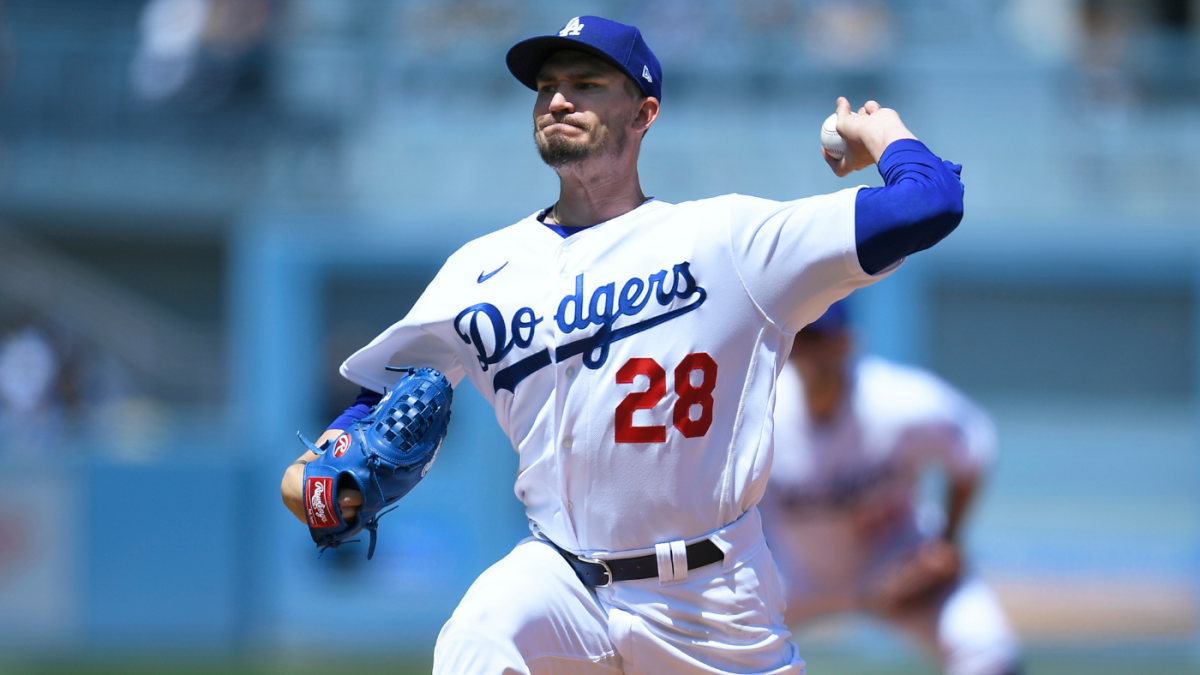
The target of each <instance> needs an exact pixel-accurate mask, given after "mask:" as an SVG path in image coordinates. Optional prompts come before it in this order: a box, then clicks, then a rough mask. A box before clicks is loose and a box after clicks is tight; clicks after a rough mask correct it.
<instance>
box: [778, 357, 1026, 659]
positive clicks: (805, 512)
mask: <svg viewBox="0 0 1200 675" xmlns="http://www.w3.org/2000/svg"><path fill="white" fill-rule="evenodd" d="M849 376H850V380H849V383H850V386H849V387H848V390H847V392H846V395H845V397H844V398H843V401H842V403H841V405H840V406H839V408H838V410H837V412H836V413H835V415H834V417H833V419H832V420H830V421H828V422H826V423H816V422H814V421H813V420H812V419H811V418H810V416H809V413H808V408H807V405H806V403H805V398H804V384H803V381H802V380H801V378H800V375H799V373H798V372H797V371H796V369H795V368H794V367H791V366H789V367H787V368H784V369H783V373H782V374H781V375H780V377H779V389H778V394H777V397H776V401H775V403H776V405H775V447H776V454H775V464H774V467H773V468H772V470H771V477H770V484H769V486H768V488H767V493H766V495H765V496H764V498H763V501H762V504H761V505H760V506H761V509H762V517H763V523H764V529H765V530H766V532H767V539H768V541H769V543H770V546H771V551H772V553H773V554H774V556H775V561H776V563H777V565H778V567H779V570H780V572H781V574H782V577H783V586H784V589H785V592H786V593H785V594H786V598H787V606H788V612H789V614H790V616H791V617H792V618H793V620H795V621H804V620H807V619H811V618H814V617H818V616H824V615H828V614H834V613H840V612H847V611H854V610H863V609H867V607H865V606H864V604H863V603H864V598H865V597H866V596H867V595H868V594H869V593H870V589H871V588H872V583H873V581H875V580H877V579H878V575H880V574H884V573H886V572H887V570H888V569H890V568H889V565H891V564H893V563H894V562H895V561H898V560H900V559H903V558H904V557H905V556H907V555H909V554H911V553H912V551H913V550H914V549H915V547H916V546H917V545H919V543H920V541H921V540H922V538H924V537H925V536H930V535H931V533H922V532H921V531H920V529H919V528H918V526H917V523H916V519H915V514H914V504H915V500H916V497H917V495H916V491H917V478H918V474H919V472H920V470H921V468H922V467H924V466H926V465H928V464H929V463H935V464H938V465H941V466H942V467H944V468H945V470H946V471H947V472H948V473H949V474H950V475H952V476H960V477H967V476H974V475H977V474H978V473H979V472H980V471H982V470H983V469H984V468H985V467H986V465H987V464H988V463H990V461H991V460H992V458H993V456H994V454H995V451H996V440H995V431H994V428H993V426H992V423H991V421H990V420H989V419H988V417H987V415H986V414H985V413H984V412H983V411H982V410H980V409H979V408H978V407H976V406H975V405H974V404H972V403H971V402H970V401H968V400H967V399H966V398H965V397H963V396H962V395H961V394H960V393H958V392H957V391H955V390H954V389H953V388H951V387H950V386H949V385H947V384H946V383H945V382H943V381H942V380H940V379H938V378H937V377H935V376H934V375H932V374H931V373H928V372H926V371H924V370H920V369H917V368H912V367H908V366H902V365H899V364H895V363H891V362H888V361H885V360H883V359H880V358H877V357H864V358H861V359H858V360H857V361H855V362H853V363H852V365H851V368H850V373H849ZM883 618H885V619H886V620H887V621H889V622H891V623H893V624H895V625H897V626H899V627H901V628H903V629H904V631H905V632H906V633H908V634H910V635H911V636H913V637H915V638H916V639H917V640H918V641H919V642H920V643H921V644H923V645H924V646H925V647H926V648H927V651H928V653H930V654H932V655H934V656H935V657H936V659H937V661H938V663H939V664H940V665H941V668H942V670H943V671H944V672H946V673H951V674H952V675H995V674H997V673H1007V672H1012V669H1013V667H1014V665H1015V664H1016V663H1018V662H1019V658H1020V646H1019V644H1018V642H1017V639H1016V636H1015V635H1014V634H1013V632H1012V629H1011V628H1010V627H1009V625H1008V622H1007V619H1006V618H1005V616H1004V611H1003V609H1002V608H1001V607H1000V605H999V603H998V602H997V600H996V598H995V596H994V595H993V594H992V592H991V590H990V589H989V588H988V587H987V585H986V584H985V583H984V582H983V581H982V580H980V579H979V578H977V577H974V576H971V575H967V576H966V577H964V578H963V579H962V580H961V581H960V582H959V583H958V584H957V585H956V586H954V587H953V588H952V589H951V590H950V591H949V592H948V593H946V594H943V595H938V596H934V597H931V598H930V599H929V603H928V604H922V605H919V606H915V607H912V608H909V609H908V610H906V611H904V612H901V613H899V614H894V615H888V616H886V617H883Z"/></svg>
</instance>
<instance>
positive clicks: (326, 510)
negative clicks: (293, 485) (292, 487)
mask: <svg viewBox="0 0 1200 675" xmlns="http://www.w3.org/2000/svg"><path fill="white" fill-rule="evenodd" d="M305 495H306V496H307V499H306V500H305V501H306V502H307V503H308V524H309V525H311V526H312V527H333V526H334V525H337V521H336V520H334V518H333V517H332V513H333V479H332V478H322V477H320V476H313V477H312V478H309V479H308V481H307V485H306V487H305Z"/></svg>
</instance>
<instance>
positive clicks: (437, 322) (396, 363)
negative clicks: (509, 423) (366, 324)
mask: <svg viewBox="0 0 1200 675" xmlns="http://www.w3.org/2000/svg"><path fill="white" fill-rule="evenodd" d="M445 272H446V267H443V268H442V271H440V272H438V275H437V276H436V277H434V279H433V281H432V282H430V284H429V286H428V287H427V288H426V289H425V292H424V293H422V294H421V297H420V298H419V299H418V300H417V303H416V304H415V305H413V308H412V310H411V311H409V313H408V315H407V316H405V317H404V318H403V319H401V320H400V321H398V322H396V323H395V324H392V326H391V327H389V328H388V329H387V330H385V331H383V332H382V333H380V334H379V335H378V336H377V337H376V338H375V339H374V340H372V341H371V342H370V344H368V345H367V346H365V347H363V348H362V349H360V350H358V351H357V352H355V353H354V354H352V355H350V358H348V359H346V361H345V362H344V363H342V367H341V369H340V372H341V374H342V377H345V378H346V379H348V380H350V381H351V382H353V383H355V384H357V385H359V386H361V387H365V388H367V389H370V390H372V391H378V392H383V391H385V390H387V389H390V388H391V387H392V386H394V385H395V384H396V382H397V381H398V380H399V379H400V376H401V375H402V373H398V372H393V371H389V370H388V369H387V366H393V367H399V368H405V367H417V368H419V367H430V368H437V369H438V370H440V371H441V372H442V374H443V375H445V376H446V378H447V379H449V380H450V384H451V385H452V386H458V383H459V382H460V381H461V380H462V378H463V377H464V376H465V375H466V369H464V368H463V365H462V361H461V360H460V359H459V356H458V353H457V352H456V351H455V349H454V345H453V343H451V342H450V341H449V340H448V339H447V336H448V335H452V333H453V329H452V328H451V324H452V322H453V316H451V315H450V314H448V313H447V307H448V306H449V304H448V303H447V302H445V300H444V297H443V295H442V293H441V291H440V290H439V289H440V288H441V286H443V285H444V281H443V278H444V276H445Z"/></svg>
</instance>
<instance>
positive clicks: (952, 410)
mask: <svg viewBox="0 0 1200 675" xmlns="http://www.w3.org/2000/svg"><path fill="white" fill-rule="evenodd" d="M848 375H849V379H848V384H849V386H848V387H847V394H846V396H845V398H844V400H843V403H842V404H841V405H840V407H839V408H838V410H837V412H836V413H835V414H834V417H833V419H831V420H829V421H828V422H825V423H818V422H815V421H814V420H812V419H811V418H810V417H809V413H808V406H807V404H806V403H805V399H804V383H803V381H802V380H801V378H800V375H799V373H798V372H797V371H796V369H795V368H785V369H784V370H783V372H782V373H781V374H780V376H779V389H778V394H777V397H776V400H775V446H776V447H777V448H778V453H777V454H776V456H775V465H774V469H772V471H771V491H772V494H773V495H774V496H775V497H776V498H775V499H772V500H771V504H769V505H766V507H769V508H771V509H776V508H783V509H786V510H788V511H791V512H792V513H793V515H796V516H799V515H802V514H803V513H805V512H808V513H811V514H814V515H817V516H819V515H820V514H821V512H829V511H836V510H840V509H846V508H854V507H856V506H858V505H861V504H863V503H864V501H865V500H870V499H871V497H872V496H873V495H879V494H888V495H899V496H902V498H903V504H904V505H905V507H906V508H908V509H910V510H911V508H912V507H913V505H914V500H915V498H916V486H917V480H918V478H919V472H920V470H921V469H922V468H923V467H924V466H926V465H928V464H929V463H931V462H932V463H936V464H939V465H941V466H942V467H944V468H945V469H946V471H947V472H949V473H950V474H951V475H953V476H964V477H967V476H973V475H975V474H977V473H978V472H979V471H981V470H982V469H983V468H984V467H985V466H986V465H987V464H988V463H989V462H990V461H991V459H992V457H993V456H994V454H995V443H996V438H995V429H994V428H993V426H992V422H991V420H990V419H988V416H987V415H986V414H985V413H984V412H983V411H982V410H980V409H979V408H978V407H977V406H975V405H974V404H973V403H971V402H970V401H969V400H967V399H966V397H964V396H963V395H962V394H960V393H958V392H957V391H956V390H955V389H953V388H952V387H950V386H949V385H948V384H946V383H945V382H943V381H942V380H940V379H938V378H937V377H935V376H934V375H932V374H931V373H929V372H927V371H924V370H920V369H917V368H913V367H910V366H903V365H900V364H896V363H891V362H889V361H885V360H884V359H881V358H878V357H872V356H867V357H863V358H860V359H858V360H856V361H855V362H854V363H853V365H852V366H851V369H850V372H849V373H848Z"/></svg>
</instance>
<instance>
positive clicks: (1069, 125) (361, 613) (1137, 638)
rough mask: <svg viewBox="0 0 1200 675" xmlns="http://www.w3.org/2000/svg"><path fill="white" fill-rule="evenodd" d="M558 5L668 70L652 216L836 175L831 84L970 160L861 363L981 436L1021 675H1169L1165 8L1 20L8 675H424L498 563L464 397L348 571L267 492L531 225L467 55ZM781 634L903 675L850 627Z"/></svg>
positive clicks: (515, 0) (1188, 20) (327, 11)
mask: <svg viewBox="0 0 1200 675" xmlns="http://www.w3.org/2000/svg"><path fill="white" fill-rule="evenodd" d="M579 14H601V15H606V16H610V17H612V18H615V19H618V20H622V21H626V22H631V23H635V24H637V25H638V26H640V27H641V28H642V30H643V32H644V34H645V35H646V37H647V39H648V41H649V43H650V44H651V45H652V46H653V47H654V49H655V50H656V52H657V53H658V55H659V57H660V58H661V60H662V62H663V65H664V71H665V87H664V98H665V101H664V104H665V107H664V109H663V116H662V120H661V121H660V124H659V126H658V127H656V129H655V134H654V135H653V136H651V137H650V138H649V140H648V141H647V145H646V147H645V149H644V152H643V156H644V158H643V164H642V175H643V184H644V185H645V186H646V188H647V190H648V191H649V192H651V193H652V194H654V195H656V196H658V197H659V198H662V199H666V200H668V201H681V200H686V199H691V198H699V197H705V196H711V195H714V194H721V193H728V192H742V193H749V194H755V195H760V196H763V197H770V198H776V199H787V198H795V197H800V196H807V195H810V194H816V193H821V192H827V191H832V190H835V189H838V188H840V187H844V186H847V185H850V184H852V183H851V182H850V180H851V179H847V181H838V180H837V179H836V178H834V177H833V176H832V175H831V174H830V173H829V171H828V169H827V168H826V167H825V165H824V163H823V162H822V161H821V160H820V157H819V143H818V140H817V132H818V129H819V126H820V123H821V121H822V120H823V119H824V117H825V116H826V115H828V113H829V112H830V111H831V110H832V106H833V100H834V97H835V96H837V95H839V94H844V95H847V96H849V97H850V98H851V100H852V102H854V104H855V105H860V104H861V103H862V102H863V101H864V100H865V98H867V97H873V98H876V99H878V100H880V101H881V102H883V103H884V105H888V106H890V107H894V108H896V109H898V110H899V111H900V112H901V113H902V115H903V116H904V118H905V120H906V121H907V122H908V124H909V126H910V127H911V128H912V129H913V130H914V131H915V132H916V133H917V134H918V135H919V136H920V137H921V138H922V139H923V140H925V141H926V142H927V143H928V144H929V145H930V146H931V147H933V148H934V149H935V151H937V152H938V153H939V154H941V155H943V156H944V157H947V158H949V159H952V160H954V161H956V162H960V163H962V164H963V165H964V166H965V170H964V181H965V183H966V185H967V217H966V220H965V221H964V223H963V225H962V226H961V228H960V229H959V231H958V232H957V233H956V234H955V235H953V236H952V237H951V238H950V239H949V240H947V241H946V242H945V243H944V244H943V245H941V246H939V247H938V248H937V249H935V250H934V251H931V252H929V253H926V254H922V255H921V256H919V257H918V258H916V259H914V260H912V261H910V262H909V263H908V264H907V265H906V266H905V268H904V269H903V270H902V271H901V272H899V273H898V274H897V275H895V276H894V277H893V278H891V279H889V280H888V281H887V282H886V283H884V284H881V285H879V286H877V287H874V288H872V289H870V290H869V291H867V292H864V293H863V294H861V295H860V296H856V298H855V307H856V311H857V315H858V317H859V318H860V319H861V321H860V327H859V328H860V330H859V333H860V339H861V341H862V342H863V343H865V345H866V347H867V348H868V349H870V350H872V351H875V352H878V353H881V354H884V355H886V356H890V357H894V358H898V359H901V360H905V361H910V362H914V363H920V364H924V365H927V366H930V367H932V368H934V369H935V370H936V371H938V372H939V373H941V374H942V375H944V376H945V377H947V378H948V379H949V380H951V381H952V382H954V383H956V384H957V385H959V386H960V387H962V388H963V389H964V390H965V391H966V392H968V393H969V394H971V395H972V396H974V397H976V398H978V399H979V400H981V401H982V402H983V403H984V404H985V405H986V406H987V407H988V408H989V409H990V410H991V411H992V413H993V414H994V415H995V417H996V419H997V421H998V425H999V429H1000V433H1001V442H1002V455H1001V459H1000V461H999V465H998V467H997V469H996V471H995V473H994V475H993V477H992V479H991V481H990V484H989V487H988V490H987V493H986V495H985V497H984V499H983V502H982V503H981V504H980V505H979V506H978V508H977V511H976V513H975V518H974V520H973V524H972V528H971V531H970V537H969V541H970V544H971V551H972V553H973V560H974V562H975V564H976V565H977V566H978V567H979V568H980V569H981V570H982V572H983V574H984V575H985V576H986V577H988V578H989V579H990V580H992V581H993V582H994V583H995V584H996V586H997V588H998V590H999V592H1000V594H1001V597H1002V600H1003V602H1004V604H1005V605H1006V607H1007V608H1008V610H1009V611H1010V612H1011V614H1012V617H1013V620H1014V622H1015V623H1016V625H1017V627H1018V628H1019V630H1020V631H1021V633H1022V635H1023V636H1024V638H1025V639H1026V640H1027V642H1028V645H1029V649H1030V661H1029V672H1030V673H1031V674H1034V675H1036V674H1037V673H1044V674H1047V675H1052V674H1054V675H1061V674H1067V673H1084V672H1087V673H1117V672H1155V673H1193V672H1200V665H1197V664H1200V640H1198V637H1200V626H1198V621H1197V590H1198V589H1197V581H1200V526H1198V517H1200V459H1198V458H1200V435H1198V433H1197V421H1198V420H1197V414H1198V413H1200V405H1198V401H1200V398H1198V395H1197V394H1198V392H1200V332H1198V330H1197V326H1196V323H1197V317H1200V197H1198V195H1200V0H888V1H884V0H711V1H698V0H653V1H649V2H634V1H626V0H603V1H594V2H574V1H567V2H550V1H549V0H441V1H434V0H149V1H147V0H6V1H4V2H3V3H2V4H0V457H2V462H0V465H2V466H3V467H4V470H3V471H0V670H2V671H4V672H30V673H51V672H85V673H90V672H96V673H100V672H104V673H110V672H111V673H118V672H121V673H127V672H137V673H142V672H145V673H151V672H180V673H202V672H256V673H257V672H264V673H266V672H271V673H277V672H288V673H291V672H296V673H307V672H327V671H328V669H329V668H331V667H335V666H332V665H331V664H332V663H333V659H334V658H335V657H336V658H338V659H344V660H343V661H341V663H342V665H341V667H338V668H337V669H339V670H345V669H346V666H345V664H346V663H347V662H349V663H354V664H359V665H360V667H362V668H363V672H375V671H376V670H377V671H378V672H397V669H401V672H408V671H404V670H403V668H405V667H408V668H410V669H411V672H421V671H422V669H424V670H425V671H426V672H427V664H428V660H429V658H430V656H429V655H430V653H431V646H432V641H433V638H434V637H435V635H436V632H437V630H438V628H439V627H440V626H441V624H442V622H443V621H444V620H445V618H446V617H447V616H448V615H449V612H450V611H451V609H452V608H453V606H454V604H455V603H456V601H457V599H458V598H459V597H460V596H461V594H462V592H463V591H464V590H465V588H466V587H467V585H468V584H469V583H470V582H471V580H472V579H473V578H474V576H475V575H476V574H478V572H480V571H481V570H482V569H483V568H485V567H486V566H487V565H488V564H490V562H492V561H494V560H496V559H497V558H499V557H500V556H501V555H503V553H505V552H506V551H507V549H508V548H509V547H510V546H511V545H512V544H513V543H514V542H515V541H516V540H517V539H518V537H519V536H520V535H521V533H522V532H523V531H525V525H524V522H523V516H522V512H521V508H520V505H519V503H518V502H517V501H516V499H515V497H514V496H513V495H512V491H511V479H512V476H513V475H514V473H515V467H516V455H515V453H513V452H512V450H511V448H510V447H509V446H508V444H507V442H506V440H505V439H504V437H503V436H502V435H501V434H500V432H499V431H498V429H497V428H496V425H495V423H494V419H493V417H492V415H491V412H490V409H489V408H488V407H487V405H486V404H485V403H484V402H483V400H482V399H481V398H480V397H479V396H478V395H477V394H475V393H474V392H473V391H471V390H470V388H469V385H468V386H466V387H464V388H463V390H462V391H460V392H459V396H458V397H457V399H456V402H455V406H456V412H455V418H456V419H455V422H456V424H455V425H454V430H453V431H452V432H451V434H450V436H449V439H448V442H447V443H448V446H447V447H446V449H445V450H444V452H443V453H442V455H441V457H442V459H441V460H440V461H439V463H438V468H437V470H436V471H434V472H432V473H431V474H430V478H429V479H428V480H427V481H426V484H425V485H423V486H422V487H421V488H419V489H418V490H417V491H416V492H415V493H414V494H413V495H411V496H410V497H409V498H408V499H407V500H406V501H405V502H404V503H403V504H402V508H401V509H400V510H399V511H397V512H396V513H395V514H393V515H392V516H390V517H389V518H388V520H387V521H385V524H384V526H383V530H384V532H383V534H382V536H381V538H380V551H379V553H378V554H377V556H376V559H375V560H374V561H372V562H371V563H369V564H368V563H366V561H365V560H363V554H362V551H361V550H358V551H345V552H330V553H329V554H327V555H325V556H324V558H322V559H320V560H318V559H317V558H316V555H315V551H314V550H313V547H312V544H311V542H310V541H309V540H308V537H307V533H306V532H305V531H304V529H303V528H302V526H300V525H299V524H298V523H296V522H295V521H294V520H293V519H292V518H291V516H290V515H288V514H287V513H286V512H285V511H284V509H283V508H282V507H281V506H280V504H279V501H278V496H277V495H278V492H277V489H278V480H279V477H280V475H281V472H282V470H283V468H284V467H285V465H286V464H287V463H288V462H290V460H291V459H293V458H294V457H295V456H297V455H298V454H299V453H300V451H301V449H302V448H301V446H300V445H299V443H298V442H296V441H295V440H294V433H295V431H296V430H297V429H301V430H304V431H305V432H306V433H309V434H316V433H318V432H319V431H320V430H321V429H322V428H323V426H324V424H325V422H327V421H328V420H329V419H330V418H331V417H332V416H334V415H335V414H336V413H337V412H338V411H339V410H340V409H341V408H342V407H343V406H344V405H345V404H346V403H347V402H348V401H349V400H350V399H351V398H352V396H353V394H354V390H353V389H352V388H351V387H349V386H348V385H347V384H346V383H343V382H341V381H339V378H338V376H337V373H336V365H337V363H338V362H340V360H341V359H342V358H343V357H345V356H346V355H347V354H349V353H350V352H351V351H353V350H354V349H355V348H356V347H357V346H359V345H361V344H363V343H365V342H366V341H367V340H369V339H370V338H371V337H373V336H374V334H375V333H376V332H377V331H378V330H380V329H382V328H383V327H385V326H386V325H388V324H389V323H391V322H392V321H393V320H395V319H397V318H399V317H400V316H402V315H403V313H404V312H405V311H406V309H407V308H408V307H409V306H410V305H411V303H412V302H413V301H414V299H415V298H416V296H417V295H418V294H419V292H420V291H421V289H422V288H423V287H424V285H425V283H426V282H427V281H428V280H429V279H430V278H431V277H432V275H433V273H434V272H435V271H436V269H437V267H438V266H439V265H440V263H441V261H442V260H443V259H444V258H445V256H446V255H448V254H449V253H450V252H451V251H453V250H454V249H455V248H456V247H458V246H459V245H460V244H462V243H463V242H465V241H467V240H468V239H470V238H472V237H474V236H477V235H478V234H481V233H483V232H487V231H489V230H491V229H494V228H497V227H499V226H503V225H507V224H509V223H511V222H514V221H515V220H517V219H519V218H521V217H523V216H525V215H527V214H528V213H530V212H531V211H533V210H534V209H536V208H540V207H543V206H546V205H549V204H550V203H551V202H552V201H553V200H554V198H555V194H556V192H555V191H556V183H555V181H554V177H553V174H552V173H551V172H550V171H549V170H548V169H545V168H544V167H543V166H541V164H540V162H539V160H538V158H537V156H536V154H535V152H534V150H533V146H532V143H531V140H530V138H529V128H530V123H529V119H528V116H529V109H530V105H531V97H530V94H529V92H528V91H527V90H525V89H523V88H522V87H521V86H520V85H519V84H517V83H516V82H515V81H513V80H512V78H511V77H510V76H509V75H508V73H507V71H506V70H505V67H504V64H503V55H504V52H505V50H506V49H507V47H508V46H509V45H511V44H512V43H513V42H515V41H516V40H517V39H520V38H522V37H526V36H528V35H533V34H540V33H546V32H550V31H552V30H554V29H556V28H557V27H559V26H560V25H561V24H562V23H564V22H565V21H566V20H567V19H569V18H570V17H571V16H574V15H579ZM858 180H861V181H863V182H868V183H871V184H878V183H879V178H878V175H877V173H876V172H874V171H873V170H872V171H868V172H865V173H864V174H863V175H861V177H859V178H858ZM798 639H799V641H800V642H801V644H802V646H803V648H804V653H805V654H806V656H807V657H808V658H809V660H810V672H812V673H817V674H819V673H847V674H854V673H883V672H890V673H925V672H928V671H927V670H925V669H923V668H922V666H921V665H920V663H919V661H917V660H916V656H915V655H914V654H913V653H912V652H911V651H909V650H908V649H907V647H906V646H905V645H904V644H903V643H902V642H901V641H900V640H898V639H897V638H896V637H894V636H892V635H890V634H888V633H886V632H885V631H882V630H881V629H880V628H879V627H878V626H875V625H872V624H871V623H869V622H864V621H837V622H831V623H829V624H824V625H821V626H817V627H810V628H806V629H805V630H803V631H801V632H800V633H799V636H798ZM360 641H365V642H366V643H368V644H370V645H373V647H372V648H371V650H369V651H367V652H363V651H362V650H361V649H355V648H353V647H352V645H357V644H360ZM335 645H347V646H346V647H344V648H340V647H336V646H335ZM330 650H332V651H330ZM405 664H407V665H405Z"/></svg>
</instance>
